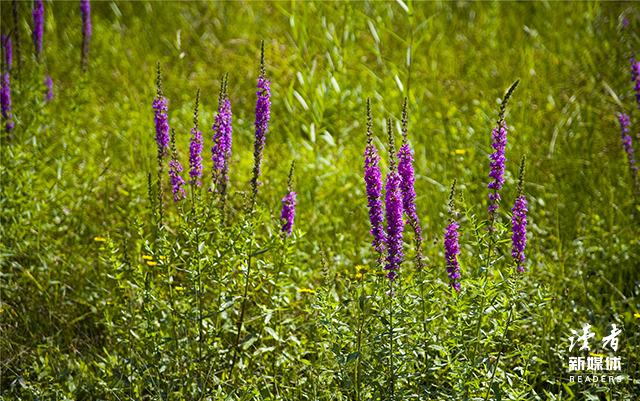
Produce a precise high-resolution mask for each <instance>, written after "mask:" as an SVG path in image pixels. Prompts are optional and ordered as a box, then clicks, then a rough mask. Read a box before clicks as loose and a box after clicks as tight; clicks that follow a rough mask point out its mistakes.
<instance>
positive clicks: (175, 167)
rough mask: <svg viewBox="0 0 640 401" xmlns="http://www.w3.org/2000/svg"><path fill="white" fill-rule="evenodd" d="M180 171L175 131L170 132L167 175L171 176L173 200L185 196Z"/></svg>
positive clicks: (180, 165)
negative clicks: (169, 155)
mask: <svg viewBox="0 0 640 401" xmlns="http://www.w3.org/2000/svg"><path fill="white" fill-rule="evenodd" d="M180 173H182V164H180V160H178V151H177V150H176V131H175V129H174V130H173V131H172V133H171V161H169V177H171V186H172V187H173V201H174V202H177V201H179V200H180V199H184V198H186V197H187V196H186V194H185V193H184V185H185V182H184V179H183V178H182V176H181V175H180Z"/></svg>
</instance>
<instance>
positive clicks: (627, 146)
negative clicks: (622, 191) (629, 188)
mask: <svg viewBox="0 0 640 401" xmlns="http://www.w3.org/2000/svg"><path fill="white" fill-rule="evenodd" d="M629 124H630V123H629V117H628V116H627V115H625V114H620V129H621V131H622V147H623V148H624V150H625V152H627V156H628V157H629V170H631V173H632V174H633V179H634V180H635V181H636V185H640V181H638V166H636V159H635V158H634V156H633V148H632V147H631V136H629Z"/></svg>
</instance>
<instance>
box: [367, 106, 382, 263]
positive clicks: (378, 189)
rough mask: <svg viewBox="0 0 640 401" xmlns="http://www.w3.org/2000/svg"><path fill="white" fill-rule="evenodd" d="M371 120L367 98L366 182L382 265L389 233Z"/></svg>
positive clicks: (374, 239) (372, 233) (373, 228)
mask: <svg viewBox="0 0 640 401" xmlns="http://www.w3.org/2000/svg"><path fill="white" fill-rule="evenodd" d="M371 120H372V119H371V101H370V100H369V98H367V148H366V150H365V152H364V181H365V184H366V186H367V199H368V201H369V204H368V205H369V221H370V222H371V235H372V236H373V248H374V249H375V250H376V252H378V264H382V261H383V255H384V252H385V246H386V243H387V233H386V232H385V231H384V212H383V210H382V174H381V173H380V156H378V150H377V149H376V147H375V145H374V144H373V129H372V127H373V122H372V121H371Z"/></svg>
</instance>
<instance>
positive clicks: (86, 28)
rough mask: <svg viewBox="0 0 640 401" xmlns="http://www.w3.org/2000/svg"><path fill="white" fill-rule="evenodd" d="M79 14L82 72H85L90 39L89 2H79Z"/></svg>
mask: <svg viewBox="0 0 640 401" xmlns="http://www.w3.org/2000/svg"><path fill="white" fill-rule="evenodd" d="M80 14H82V72H83V73H84V72H86V71H87V68H88V66H89V40H90V39H91V5H90V4H89V0H81V1H80Z"/></svg>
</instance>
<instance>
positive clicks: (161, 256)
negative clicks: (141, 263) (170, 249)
mask: <svg viewBox="0 0 640 401" xmlns="http://www.w3.org/2000/svg"><path fill="white" fill-rule="evenodd" d="M158 257H159V258H160V259H162V260H165V259H166V257H165V256H164V255H160V256H158Z"/></svg>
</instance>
